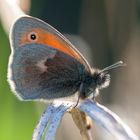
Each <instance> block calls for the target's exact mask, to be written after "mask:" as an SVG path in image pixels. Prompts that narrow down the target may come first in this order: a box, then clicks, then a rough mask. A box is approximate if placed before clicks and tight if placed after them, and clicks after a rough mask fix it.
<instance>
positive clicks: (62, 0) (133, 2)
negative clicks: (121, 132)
mask: <svg viewBox="0 0 140 140" xmlns="http://www.w3.org/2000/svg"><path fill="white" fill-rule="evenodd" d="M21 7H22V8H23V9H24V10H25V11H26V12H27V13H29V14H30V15H32V16H35V17H38V18H40V19H42V20H44V21H46V22H48V23H49V24H51V25H52V26H54V27H55V28H57V29H58V30H59V31H60V32H62V33H64V34H68V35H67V36H68V37H69V38H70V40H71V41H72V42H73V43H74V44H76V46H77V47H78V49H79V50H80V51H81V52H82V53H83V55H84V56H85V57H86V58H87V59H88V61H89V62H90V64H91V65H92V66H94V67H99V68H104V67H105V66H107V65H110V64H112V63H114V62H116V61H118V60H123V61H125V62H126V63H127V67H125V68H120V69H117V70H115V71H112V72H111V77H112V81H111V85H110V87H109V88H107V89H104V90H103V91H101V93H103V94H101V96H100V97H99V98H98V100H99V101H100V102H102V103H103V104H104V105H107V106H108V107H109V108H110V109H112V110H113V111H115V112H116V113H117V114H118V115H119V116H121V117H122V118H123V120H124V121H125V122H127V123H128V124H129V126H130V127H131V128H132V129H133V130H134V131H135V132H136V133H137V134H138V135H139V134H140V127H139V126H138V123H137V122H139V121H140V109H139V106H140V82H139V81H140V80H139V79H140V1H139V0H123V1H121V0H112V1H110V0H59V1H58V0H46V1H45V0H39V1H37V0H34V1H33V0H32V1H29V0H23V1H22V2H21ZM29 7H30V8H29ZM9 54H10V47H9V40H8V37H7V36H6V34H5V32H4V29H3V27H2V26H1V25H0V140H30V139H31V137H32V133H33V130H34V128H35V126H36V124H37V121H38V120H39V118H40V116H41V113H42V111H43V110H44V108H45V106H47V105H45V104H42V103H35V102H21V101H19V100H18V99H17V98H16V97H15V96H14V95H13V94H12V93H11V91H10V89H9V85H8V83H7V78H6V77H7V64H8V57H9ZM71 121H72V120H71V118H70V116H66V117H65V118H64V120H63V122H62V125H61V127H60V129H59V132H58V138H57V139H61V140H69V139H73V140H78V139H81V138H80V136H79V132H78V130H76V128H73V127H75V126H74V124H73V123H71ZM63 129H64V130H65V132H64V131H63ZM72 130H74V131H73V132H72ZM139 136H140V135H139ZM93 137H96V140H98V139H107V140H111V139H112V140H113V139H114V138H112V137H110V136H108V135H107V134H106V133H104V132H103V130H100V129H99V128H98V126H96V125H94V129H93Z"/></svg>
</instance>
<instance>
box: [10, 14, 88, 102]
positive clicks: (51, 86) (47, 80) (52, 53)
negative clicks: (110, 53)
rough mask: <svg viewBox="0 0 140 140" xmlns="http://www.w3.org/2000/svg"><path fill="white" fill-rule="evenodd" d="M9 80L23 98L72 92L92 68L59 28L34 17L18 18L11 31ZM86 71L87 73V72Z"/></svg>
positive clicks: (59, 96)
mask: <svg viewBox="0 0 140 140" xmlns="http://www.w3.org/2000/svg"><path fill="white" fill-rule="evenodd" d="M10 39H11V49H12V53H11V56H10V63H9V71H8V79H9V83H10V85H11V88H12V89H13V90H14V92H15V93H16V95H17V96H18V97H19V98H20V99H26V100H31V99H45V100H48V99H55V98H61V97H67V96H71V95H73V94H74V93H75V92H76V91H77V90H78V88H79V86H80V82H81V79H82V78H83V76H84V75H85V73H88V72H90V67H89V64H88V63H87V61H86V60H85V59H84V58H83V56H82V55H81V54H80V53H79V52H78V51H77V50H76V49H75V48H74V46H73V45H72V44H71V43H70V42H69V41H68V40H67V39H66V38H65V37H64V36H63V35H62V34H60V33H59V32H58V31H57V30H56V29H54V28H53V27H51V26H50V25H49V24H47V23H45V22H43V21H41V20H39V19H37V18H33V17H28V16H26V17H22V18H20V19H18V20H17V21H16V22H15V23H14V25H13V27H12V30H11V35H10ZM85 71H86V72H85Z"/></svg>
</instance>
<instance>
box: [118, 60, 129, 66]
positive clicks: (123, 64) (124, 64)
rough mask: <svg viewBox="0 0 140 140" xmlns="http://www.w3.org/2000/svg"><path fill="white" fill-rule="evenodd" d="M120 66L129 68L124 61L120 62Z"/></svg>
mask: <svg viewBox="0 0 140 140" xmlns="http://www.w3.org/2000/svg"><path fill="white" fill-rule="evenodd" d="M119 63H120V64H122V65H121V66H127V64H126V63H125V62H123V61H119Z"/></svg>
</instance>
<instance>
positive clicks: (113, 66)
mask: <svg viewBox="0 0 140 140" xmlns="http://www.w3.org/2000/svg"><path fill="white" fill-rule="evenodd" d="M122 66H126V63H124V62H123V61H118V62H116V63H114V64H112V65H110V66H108V67H106V68H104V69H102V70H101V71H100V73H102V72H105V71H109V70H111V69H114V68H117V67H122Z"/></svg>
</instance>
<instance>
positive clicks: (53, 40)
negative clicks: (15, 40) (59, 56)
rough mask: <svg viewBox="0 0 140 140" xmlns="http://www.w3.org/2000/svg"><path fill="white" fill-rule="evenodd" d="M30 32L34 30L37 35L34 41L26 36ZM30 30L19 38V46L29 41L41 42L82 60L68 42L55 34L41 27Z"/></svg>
mask: <svg viewBox="0 0 140 140" xmlns="http://www.w3.org/2000/svg"><path fill="white" fill-rule="evenodd" d="M30 32H35V33H36V34H37V35H38V37H37V40H36V42H35V41H31V40H30V39H29V38H28V35H29V33H30ZM30 32H27V33H25V34H24V35H23V36H22V37H21V40H20V43H19V44H20V46H22V45H25V44H31V43H33V42H34V43H38V44H43V45H47V46H50V47H52V48H55V49H57V50H59V51H61V52H63V53H65V54H67V55H70V56H71V57H74V58H75V59H78V60H79V61H82V58H81V56H80V55H79V54H78V53H77V52H76V51H74V50H73V49H72V48H71V47H70V44H69V43H67V42H66V41H65V40H62V39H61V38H59V37H57V36H56V35H54V34H52V33H49V32H47V31H44V30H42V29H40V28H39V29H38V28H35V29H32V30H31V31H30Z"/></svg>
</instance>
